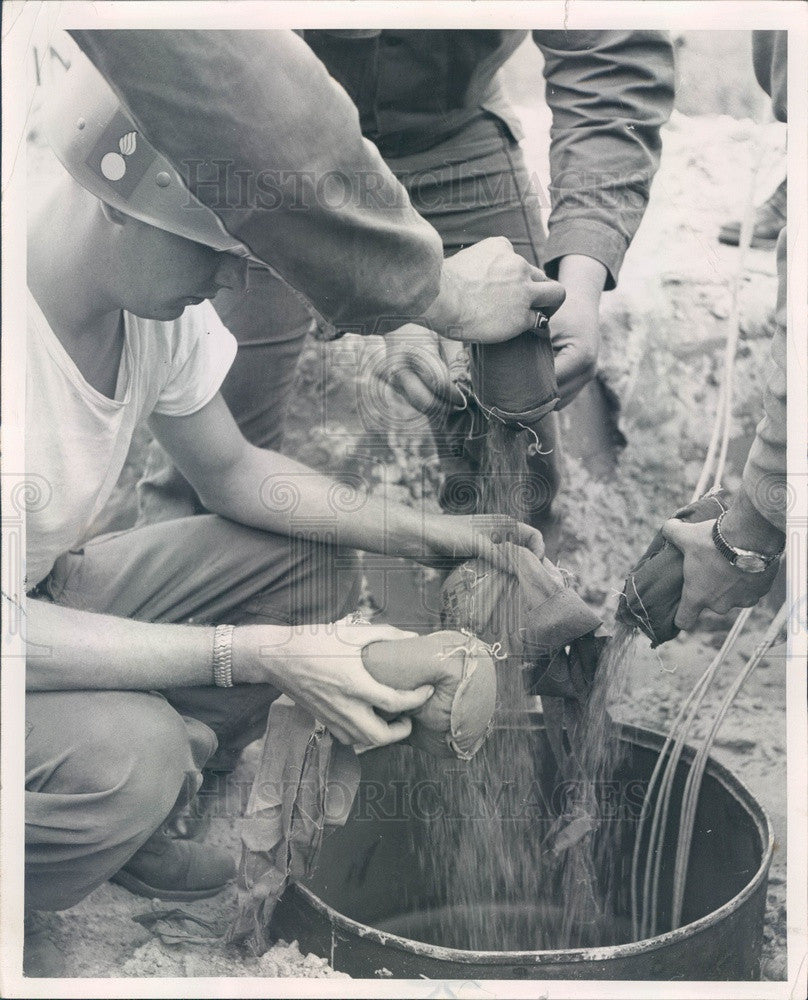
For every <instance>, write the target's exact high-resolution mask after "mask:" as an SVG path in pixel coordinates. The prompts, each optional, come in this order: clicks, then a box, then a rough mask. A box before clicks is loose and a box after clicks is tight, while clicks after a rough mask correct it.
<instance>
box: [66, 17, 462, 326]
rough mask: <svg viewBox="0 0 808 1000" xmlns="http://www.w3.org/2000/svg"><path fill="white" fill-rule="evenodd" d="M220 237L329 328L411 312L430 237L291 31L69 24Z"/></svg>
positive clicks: (425, 272) (345, 101)
mask: <svg viewBox="0 0 808 1000" xmlns="http://www.w3.org/2000/svg"><path fill="white" fill-rule="evenodd" d="M71 34H72V36H73V37H74V38H75V40H76V42H77V43H78V45H79V46H80V47H81V48H82V49H83V50H84V52H85V53H86V54H87V55H88V56H89V58H90V59H91V60H92V61H93V62H94V63H95V65H96V67H97V68H98V69H99V70H100V72H101V73H102V74H103V75H104V77H105V78H106V79H107V81H108V82H109V84H110V86H111V87H112V88H113V90H114V91H115V93H116V94H117V96H118V98H119V99H120V100H121V101H122V103H123V104H124V106H125V107H126V109H127V110H128V111H129V113H130V114H131V116H132V117H133V119H134V120H135V122H136V124H137V125H138V127H139V128H140V129H141V130H142V132H143V134H144V135H145V136H146V137H147V138H148V139H149V140H150V142H151V143H152V145H154V146H155V147H156V148H157V149H158V150H159V151H160V152H161V153H162V154H163V155H164V156H166V157H167V158H168V159H169V160H170V161H171V163H172V164H173V165H174V167H175V168H176V169H177V170H178V172H179V173H180V175H181V176H182V177H183V178H184V179H185V181H186V183H187V185H188V187H189V188H190V190H191V191H192V192H193V194H195V195H196V196H197V198H199V200H200V201H201V202H203V203H204V204H205V205H207V206H208V207H209V208H211V209H212V210H213V211H214V212H216V213H217V215H218V216H219V218H220V219H221V220H222V222H223V223H224V225H225V227H226V228H227V230H228V231H229V232H230V233H231V235H233V236H235V237H236V238H237V239H238V240H240V241H241V242H242V243H244V244H245V245H246V246H247V247H249V249H250V250H251V252H252V253H253V254H254V255H255V256H256V257H257V258H259V259H260V260H262V261H264V262H265V263H266V264H267V265H269V266H270V267H271V268H272V269H273V270H274V271H275V272H276V273H277V274H278V275H280V277H282V278H283V279H284V280H285V281H287V282H288V283H289V284H290V285H291V286H292V287H293V288H295V289H297V290H298V291H299V292H300V293H301V294H302V295H304V296H305V298H306V299H307V300H308V301H309V302H310V303H311V304H312V306H313V307H314V308H315V309H316V310H317V311H318V312H319V313H320V314H321V315H322V316H324V317H325V318H326V319H328V320H329V321H330V322H332V323H334V324H335V325H341V326H344V325H346V324H351V325H368V324H372V323H373V322H374V321H375V319H376V317H377V316H378V315H380V314H383V315H385V316H401V317H402V318H403V319H402V321H403V320H404V319H406V318H408V317H410V316H417V315H420V314H421V313H423V311H424V310H425V309H426V308H427V307H428V306H429V305H430V304H431V302H432V300H433V299H434V298H435V296H436V295H437V294H438V290H439V287H440V271H441V266H442V247H441V241H440V237H439V236H438V234H437V233H436V232H435V230H434V229H433V228H432V227H431V226H430V225H429V224H428V223H427V222H426V221H424V220H423V219H422V218H421V217H420V216H419V215H418V213H417V212H416V211H415V210H414V209H413V207H412V205H411V204H410V201H409V198H408V196H407V193H406V191H405V190H404V188H403V187H402V185H401V184H399V182H398V181H397V180H396V178H395V177H394V176H393V174H392V173H391V172H390V170H389V168H388V167H387V166H386V165H385V163H384V161H383V160H382V158H381V156H380V155H379V153H378V151H377V150H376V148H375V147H374V146H373V145H372V144H371V143H370V142H368V141H367V140H366V139H364V138H363V137H362V134H361V132H360V129H359V118H358V114H357V111H356V108H355V107H354V105H353V104H352V102H351V101H350V99H349V98H348V95H347V94H346V93H345V91H344V90H343V89H342V88H341V87H340V86H339V84H337V83H336V82H335V81H334V80H333V79H332V78H331V77H330V76H329V75H328V73H327V71H326V69H325V67H324V66H323V65H322V63H320V61H319V60H318V59H317V58H316V57H315V56H314V54H313V53H312V52H311V51H310V49H309V48H308V46H307V45H306V44H305V42H303V41H302V40H301V39H300V38H298V37H297V36H296V35H295V33H294V32H291V31H163V30H149V31H140V30H117V31H97V30H96V31H85V30H75V31H71Z"/></svg>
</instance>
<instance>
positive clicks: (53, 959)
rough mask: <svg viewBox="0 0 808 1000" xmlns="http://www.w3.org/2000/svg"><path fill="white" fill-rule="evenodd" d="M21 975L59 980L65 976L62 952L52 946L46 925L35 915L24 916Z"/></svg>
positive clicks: (54, 945) (55, 946)
mask: <svg viewBox="0 0 808 1000" xmlns="http://www.w3.org/2000/svg"><path fill="white" fill-rule="evenodd" d="M22 973H23V975H24V976H27V977H31V978H33V979H61V978H63V977H64V975H65V974H66V964H65V955H64V952H63V951H62V950H61V948H59V947H57V945H56V944H54V942H53V939H52V937H51V935H50V933H49V931H48V926H47V924H46V923H44V922H43V921H42V918H41V917H40V916H39V914H37V913H27V914H26V916H25V942H24V944H23V953H22Z"/></svg>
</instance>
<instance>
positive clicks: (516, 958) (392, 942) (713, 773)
mask: <svg viewBox="0 0 808 1000" xmlns="http://www.w3.org/2000/svg"><path fill="white" fill-rule="evenodd" d="M529 718H530V720H531V722H532V723H533V725H534V726H535V725H536V724H537V723H538V724H541V725H543V721H542V717H541V713H540V712H535V713H530V716H529ZM519 721H521V720H519ZM498 728H499V727H498ZM531 728H532V726H531ZM620 737H621V739H625V740H627V741H628V742H630V743H631V742H634V743H635V744H638V745H639V746H641V747H644V748H645V749H647V750H658V751H659V750H661V749H662V747H663V745H664V743H665V740H666V739H667V737H666V736H665V735H664V734H662V733H660V732H658V731H657V730H654V729H647V728H645V727H642V726H636V725H633V724H632V723H620ZM695 755H696V750H695V749H694V748H693V747H692V746H691V745H690V744H688V743H686V744H685V745H684V746H683V748H682V757H683V758H684V759H686V760H687V762H688V763H692V761H693V758H694V757H695ZM705 773H706V774H708V775H709V776H710V777H711V778H713V779H714V780H717V781H718V782H719V784H720V785H721V786H722V787H723V788H724V790H725V791H726V792H728V793H729V794H730V795H732V796H733V797H734V798H735V800H736V801H737V802H738V803H739V804H740V805H741V806H742V807H743V808H744V809H745V810H746V812H747V815H749V816H750V818H751V819H752V820H753V822H754V824H755V827H756V828H757V832H758V836H759V838H760V844H761V861H760V865H759V867H758V869H757V871H756V872H755V874H754V875H753V876H752V878H751V879H750V880H749V881H748V882H747V884H746V885H745V886H744V887H743V889H741V891H740V892H738V893H736V894H735V895H734V896H733V897H732V898H731V899H728V900H727V902H726V903H723V904H722V905H721V906H719V907H718V909H716V910H711V911H710V912H709V913H707V914H705V915H704V916H703V917H699V919H698V920H693V921H691V922H690V923H688V924H684V925H683V926H681V927H677V928H676V929H675V930H672V931H666V932H665V933H664V934H656V935H654V937H650V938H643V939H642V940H641V941H630V942H628V943H626V944H618V945H609V946H605V947H602V948H557V949H550V950H536V951H477V950H472V949H466V948H448V947H445V946H444V945H437V944H430V943H429V942H426V941H415V940H413V939H412V938H405V937H402V936H400V935H398V934H392V933H389V932H387V931H381V930H379V929H378V928H376V927H372V926H371V925H370V924H363V923H362V922H361V921H359V920H354V919H353V918H352V917H348V916H346V915H345V914H344V913H340V911H339V910H337V909H335V908H334V907H333V906H331V905H330V904H329V903H326V902H325V901H324V900H322V899H320V897H319V896H317V895H316V894H315V893H314V892H313V891H312V890H311V889H308V888H307V887H306V886H304V885H301V884H300V883H293V884H292V885H291V886H290V888H291V889H292V890H293V891H294V892H296V893H298V894H300V895H301V896H302V897H303V898H304V899H305V901H306V902H307V903H308V904H309V905H310V906H312V907H313V908H314V909H315V910H316V911H317V912H318V913H320V914H321V915H322V916H324V917H326V918H327V919H328V921H329V923H330V924H331V928H332V933H333V931H334V930H335V928H339V929H340V930H342V931H344V932H347V933H349V934H351V935H353V936H355V937H358V938H361V939H362V940H364V941H373V942H375V943H377V944H380V945H382V946H384V947H393V948H396V949H397V950H399V951H404V952H408V953H409V954H412V955H419V956H421V957H424V958H431V959H434V960H438V961H444V962H457V963H462V964H465V965H518V964H522V965H525V964H527V961H526V960H530V961H532V963H533V964H534V965H544V964H546V965H550V964H553V963H561V962H570V963H572V962H602V961H604V960H610V961H613V960H616V959H622V958H631V957H634V956H636V955H638V954H645V953H648V952H653V951H657V950H659V949H660V948H666V947H669V946H670V945H672V944H674V943H676V942H679V941H684V940H687V939H688V938H691V937H695V936H696V935H698V934H700V933H702V932H703V931H705V930H707V929H708V928H710V927H713V926H714V925H715V924H717V923H719V922H720V921H722V920H723V919H725V917H727V916H728V915H729V914H730V913H732V912H734V911H735V910H737V909H739V908H740V907H741V906H742V905H743V904H744V903H745V902H746V900H748V899H749V898H750V897H751V896H752V895H754V893H756V892H757V891H758V890H759V889H760V886H761V883H762V882H763V881H764V879H765V878H767V876H768V870H769V866H770V864H771V860H772V855H773V853H774V831H773V829H772V825H771V820H770V819H769V816H768V814H767V813H766V811H765V809H764V808H763V806H762V805H761V804H760V803H759V802H758V801H757V799H756V798H755V797H754V796H753V795H752V793H751V792H750V791H749V789H748V788H747V787H746V785H745V784H744V783H743V782H742V781H741V780H740V779H739V778H737V777H736V776H735V775H734V774H733V773H732V772H731V771H730V770H729V769H728V768H726V767H725V766H724V765H723V764H720V763H719V762H718V761H717V760H716V759H715V758H714V757H712V756H709V757H708V758H707V766H706V770H705Z"/></svg>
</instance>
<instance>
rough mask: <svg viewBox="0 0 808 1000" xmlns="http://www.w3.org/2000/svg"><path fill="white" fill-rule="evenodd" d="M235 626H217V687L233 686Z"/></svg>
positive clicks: (214, 662)
mask: <svg viewBox="0 0 808 1000" xmlns="http://www.w3.org/2000/svg"><path fill="white" fill-rule="evenodd" d="M235 630H236V629H235V626H234V625H217V626H216V628H215V629H214V632H213V683H214V684H215V685H216V687H220V688H231V687H232V686H233V633H234V632H235Z"/></svg>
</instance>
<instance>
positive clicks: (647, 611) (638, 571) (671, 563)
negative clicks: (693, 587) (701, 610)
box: [617, 490, 729, 649]
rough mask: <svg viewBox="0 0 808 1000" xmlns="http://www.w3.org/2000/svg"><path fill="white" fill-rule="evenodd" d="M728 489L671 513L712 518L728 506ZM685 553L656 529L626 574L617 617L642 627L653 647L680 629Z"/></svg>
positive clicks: (690, 519) (688, 518) (685, 517)
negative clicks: (646, 546) (635, 563)
mask: <svg viewBox="0 0 808 1000" xmlns="http://www.w3.org/2000/svg"><path fill="white" fill-rule="evenodd" d="M728 503H729V493H728V492H727V491H726V490H717V491H716V492H714V493H707V494H705V495H704V496H703V497H700V498H699V499H698V500H695V501H694V502H693V503H689V504H688V505H687V506H686V507H682V508H681V510H678V511H677V512H676V513H675V514H674V515H673V516H674V517H675V518H678V519H679V520H680V521H687V522H688V523H696V522H698V521H713V520H715V518H717V517H718V516H719V514H721V513H722V511H724V510H726V509H727V505H728ZM683 565H684V557H683V556H682V553H681V552H680V551H679V549H677V548H676V546H675V545H672V544H671V543H670V542H669V541H667V540H666V539H665V538H663V536H662V532H661V531H658V532H657V533H656V535H655V536H654V539H653V541H652V542H651V544H650V545H649V546H648V548H647V549H646V550H645V552H644V553H643V555H642V558H641V559H640V561H639V562H638V563H637V565H636V566H635V567H634V569H633V570H632V571H631V572H630V573H629V575H628V577H627V578H626V583H625V586H624V587H623V593H622V594H621V595H620V603H619V604H618V607H617V619H618V621H621V622H622V623H623V624H624V625H631V626H634V627H635V628H639V629H642V631H643V632H644V633H645V634H646V635H647V636H648V638H649V639H650V640H651V648H652V649H654V648H656V647H657V646H659V645H660V644H661V643H663V642H667V641H668V640H669V639H673V638H675V637H676V636H677V635H678V634H679V629H678V628H677V627H676V626H675V625H674V624H673V620H674V618H675V617H676V611H677V608H678V607H679V600H680V598H681V596H682V584H683V582H684V578H683V576H682V567H683Z"/></svg>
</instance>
